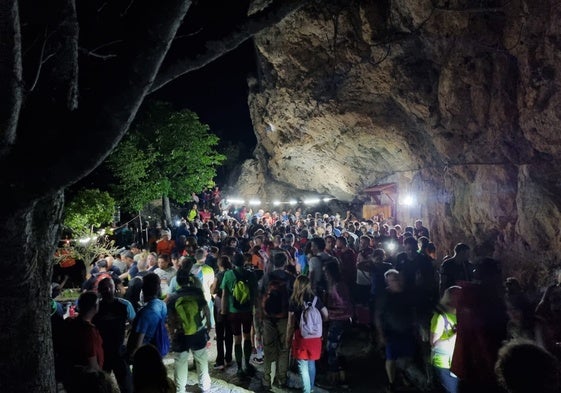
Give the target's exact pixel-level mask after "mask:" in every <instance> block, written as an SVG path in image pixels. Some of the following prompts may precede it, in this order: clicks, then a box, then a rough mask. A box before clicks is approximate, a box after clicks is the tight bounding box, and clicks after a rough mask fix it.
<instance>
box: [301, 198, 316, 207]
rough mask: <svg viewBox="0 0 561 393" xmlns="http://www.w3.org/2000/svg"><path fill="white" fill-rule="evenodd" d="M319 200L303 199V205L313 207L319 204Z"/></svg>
mask: <svg viewBox="0 0 561 393" xmlns="http://www.w3.org/2000/svg"><path fill="white" fill-rule="evenodd" d="M319 201H320V199H319V198H310V199H305V200H304V204H306V205H315V204H316V203H319Z"/></svg>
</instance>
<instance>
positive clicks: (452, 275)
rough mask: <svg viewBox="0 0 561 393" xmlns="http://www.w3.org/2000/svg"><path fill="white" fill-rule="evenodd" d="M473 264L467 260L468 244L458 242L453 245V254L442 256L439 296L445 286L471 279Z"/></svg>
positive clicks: (448, 286)
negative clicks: (446, 256)
mask: <svg viewBox="0 0 561 393" xmlns="http://www.w3.org/2000/svg"><path fill="white" fill-rule="evenodd" d="M472 272H473V264H472V263H470V262H469V246H468V245H467V244H464V243H458V244H456V246H455V247H454V255H452V256H451V257H448V258H444V261H442V264H441V265H440V269H439V276H440V282H439V291H440V296H442V295H443V294H444V291H445V290H446V288H450V287H451V286H453V285H457V284H458V283H459V282H460V281H471V279H472Z"/></svg>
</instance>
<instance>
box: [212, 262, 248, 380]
mask: <svg viewBox="0 0 561 393" xmlns="http://www.w3.org/2000/svg"><path fill="white" fill-rule="evenodd" d="M244 261H245V259H244V256H243V254H241V253H235V254H234V255H233V256H232V264H233V265H234V268H233V269H232V270H228V271H226V272H225V273H224V277H223V279H222V283H221V284H220V288H221V289H222V307H221V310H220V312H221V314H222V315H228V320H229V323H230V327H231V329H232V334H233V335H234V356H235V358H236V363H237V365H238V371H237V374H238V376H240V377H244V376H250V375H253V374H254V373H255V367H254V366H253V365H252V364H250V363H249V360H250V358H251V327H252V325H253V309H254V307H255V306H257V278H256V277H255V274H254V273H253V272H252V271H250V270H247V269H244ZM242 334H243V342H242ZM242 345H243V346H242ZM242 363H243V364H242ZM243 366H245V367H243Z"/></svg>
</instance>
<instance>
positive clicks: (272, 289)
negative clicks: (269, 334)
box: [261, 279, 289, 318]
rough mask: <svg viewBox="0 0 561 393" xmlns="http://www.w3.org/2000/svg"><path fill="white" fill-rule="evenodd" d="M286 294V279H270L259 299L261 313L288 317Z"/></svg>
mask: <svg viewBox="0 0 561 393" xmlns="http://www.w3.org/2000/svg"><path fill="white" fill-rule="evenodd" d="M288 296H289V295H288V284H287V282H286V280H281V279H272V280H270V281H269V283H268V284H267V290H266V291H265V294H264V295H263V298H262V300H261V308H262V309H263V313H264V314H265V315H266V316H268V317H270V318H286V317H288Z"/></svg>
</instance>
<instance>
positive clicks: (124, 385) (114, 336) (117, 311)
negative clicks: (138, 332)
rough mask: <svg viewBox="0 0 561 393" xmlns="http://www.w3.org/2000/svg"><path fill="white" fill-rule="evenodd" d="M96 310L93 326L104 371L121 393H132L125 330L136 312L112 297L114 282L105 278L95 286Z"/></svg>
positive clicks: (123, 301)
mask: <svg viewBox="0 0 561 393" xmlns="http://www.w3.org/2000/svg"><path fill="white" fill-rule="evenodd" d="M98 292H99V294H100V295H101V300H100V302H99V310H98V312H97V314H96V315H95V316H94V317H93V319H92V323H93V324H94V325H95V326H96V327H97V328H98V329H99V333H100V335H101V338H102V339H103V353H104V364H103V370H104V371H106V372H108V373H110V372H113V373H114V374H115V379H116V380H117V383H118V385H119V389H120V390H121V393H132V374H131V372H130V368H129V365H128V363H127V360H126V358H125V352H126V348H125V330H126V324H127V322H132V321H133V320H134V317H135V316H136V313H135V311H134V309H133V307H132V305H131V304H130V302H129V301H127V300H125V299H122V298H117V297H115V283H114V282H113V280H112V279H111V278H104V279H103V280H101V281H100V283H99V285H98Z"/></svg>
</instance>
